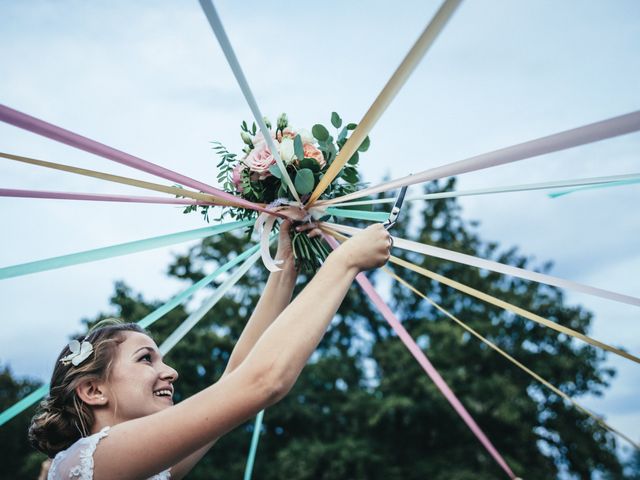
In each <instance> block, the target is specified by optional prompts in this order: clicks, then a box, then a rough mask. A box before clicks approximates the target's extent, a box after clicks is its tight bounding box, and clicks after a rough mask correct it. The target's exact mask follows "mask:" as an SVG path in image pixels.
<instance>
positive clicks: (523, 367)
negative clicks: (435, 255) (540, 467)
mask: <svg viewBox="0 0 640 480" xmlns="http://www.w3.org/2000/svg"><path fill="white" fill-rule="evenodd" d="M382 270H383V271H384V272H386V273H387V274H389V275H390V276H391V277H393V278H394V279H395V280H396V281H397V282H399V283H401V284H402V285H404V286H405V287H407V288H408V289H409V290H411V291H412V292H413V293H415V294H416V295H418V296H419V297H421V298H424V299H425V300H426V301H427V302H429V303H430V304H431V305H433V306H434V307H435V308H437V309H438V310H439V311H440V312H442V313H443V314H445V315H446V316H447V317H449V318H450V319H451V320H453V321H454V322H456V323H457V324H458V325H460V326H461V327H462V328H464V329H465V330H466V331H467V332H469V333H470V334H472V335H473V336H475V337H476V338H477V339H479V340H480V341H481V342H484V343H485V344H486V345H488V346H489V347H491V348H492V349H493V350H495V351H496V352H498V353H499V354H500V355H502V356H503V357H504V358H506V359H507V360H509V361H510V362H511V363H513V364H514V365H515V366H517V367H518V368H520V369H521V370H523V371H525V372H526V373H528V374H529V375H531V376H532V377H533V378H535V379H536V380H537V381H539V382H540V383H542V384H543V385H544V386H545V387H547V388H548V389H549V390H551V391H552V392H553V393H555V394H556V395H559V396H560V397H562V398H564V399H565V400H567V401H568V402H570V403H571V404H572V405H573V406H574V407H576V408H577V409H578V410H580V411H581V412H583V413H585V414H587V415H589V416H590V417H591V418H593V419H594V420H595V421H596V422H597V423H598V424H599V425H600V426H601V427H603V428H604V429H606V430H609V431H610V432H612V433H614V434H616V435H618V436H620V437H621V438H623V439H625V440H626V441H627V442H629V443H630V444H631V445H633V446H634V447H635V448H637V449H638V450H640V445H639V444H638V443H636V442H634V441H633V440H632V439H631V438H629V437H628V436H626V435H625V434H624V433H622V432H619V431H618V430H616V429H615V428H613V427H612V426H610V425H609V424H607V423H606V422H605V421H604V420H603V419H602V418H601V417H599V416H598V415H596V414H595V413H593V412H592V411H590V410H589V409H587V408H585V407H583V406H582V405H580V404H579V403H578V402H576V401H575V400H574V399H573V398H571V397H570V396H569V395H567V394H566V393H564V392H563V391H562V390H560V389H559V388H557V387H556V386H554V385H553V384H551V383H549V382H548V381H547V380H545V379H544V378H542V377H541V376H540V375H538V374H537V373H536V372H534V371H533V370H531V369H530V368H528V367H527V366H526V365H524V364H522V363H521V362H519V361H518V360H516V359H515V358H513V357H512V356H511V355H509V354H508V353H507V352H505V351H504V350H502V349H501V348H500V347H498V346H497V345H496V344H495V343H493V342H492V341H491V340H489V339H487V338H485V337H483V336H482V335H481V334H479V333H478V332H477V331H476V330H474V329H473V328H471V327H470V326H469V325H467V324H466V323H464V322H463V321H462V320H460V319H459V318H457V317H456V316H455V315H453V314H452V313H450V312H448V311H447V310H445V309H444V308H443V307H441V306H440V305H438V304H437V303H436V302H434V301H433V300H431V299H430V298H429V297H428V296H426V295H425V294H424V293H422V292H420V291H419V290H417V289H416V288H415V287H413V286H412V285H411V284H409V282H407V281H406V280H403V279H402V278H400V277H399V276H398V275H396V274H395V273H394V272H393V271H391V270H390V269H389V268H388V267H382Z"/></svg>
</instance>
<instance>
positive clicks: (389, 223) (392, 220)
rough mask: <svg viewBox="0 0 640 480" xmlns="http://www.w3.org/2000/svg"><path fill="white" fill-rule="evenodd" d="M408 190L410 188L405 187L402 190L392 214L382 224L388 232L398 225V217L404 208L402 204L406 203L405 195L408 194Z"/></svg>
mask: <svg viewBox="0 0 640 480" xmlns="http://www.w3.org/2000/svg"><path fill="white" fill-rule="evenodd" d="M407 188H408V187H406V186H405V187H402V188H401V189H400V193H399V194H398V198H396V201H395V203H394V204H393V208H392V209H391V213H389V218H388V219H387V221H386V222H384V223H383V224H382V225H383V226H384V228H385V229H386V230H391V228H393V226H394V225H395V224H396V222H397V220H398V215H400V208H402V202H403V201H404V194H405V193H407Z"/></svg>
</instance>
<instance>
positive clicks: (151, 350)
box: [131, 347, 157, 357]
mask: <svg viewBox="0 0 640 480" xmlns="http://www.w3.org/2000/svg"><path fill="white" fill-rule="evenodd" d="M140 350H149V351H150V352H152V353H157V351H156V349H155V348H153V347H140V348H139V349H137V350H136V351H135V352H133V353H132V354H131V356H132V357H133V356H135V355H136V354H137V353H138V352H139V351H140Z"/></svg>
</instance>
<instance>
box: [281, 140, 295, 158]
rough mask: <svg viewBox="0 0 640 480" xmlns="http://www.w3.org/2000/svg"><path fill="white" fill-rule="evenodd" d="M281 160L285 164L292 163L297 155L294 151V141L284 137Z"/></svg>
mask: <svg viewBox="0 0 640 480" xmlns="http://www.w3.org/2000/svg"><path fill="white" fill-rule="evenodd" d="M279 150H280V158H281V159H282V161H283V162H284V163H291V162H292V161H293V157H294V155H295V153H294V150H293V139H292V138H289V137H284V138H283V139H282V142H280V148H279Z"/></svg>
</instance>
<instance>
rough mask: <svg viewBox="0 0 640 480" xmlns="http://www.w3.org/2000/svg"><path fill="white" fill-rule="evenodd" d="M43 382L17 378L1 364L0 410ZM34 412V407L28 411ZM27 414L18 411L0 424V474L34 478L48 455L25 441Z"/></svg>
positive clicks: (2, 476)
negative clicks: (9, 420)
mask: <svg viewBox="0 0 640 480" xmlns="http://www.w3.org/2000/svg"><path fill="white" fill-rule="evenodd" d="M40 385H42V383H41V382H38V381H36V380H31V379H28V378H23V379H17V378H15V376H14V375H13V374H12V372H11V370H10V368H9V367H8V366H1V365H0V411H4V410H5V409H6V408H9V407H10V406H12V405H13V404H14V403H16V402H17V401H18V400H20V399H22V398H23V397H26V396H27V395H28V394H29V393H31V392H32V391H33V390H35V389H36V388H38V387H39V386H40ZM31 413H33V411H31ZM30 419H31V417H30V415H29V414H24V415H19V416H18V417H17V418H14V419H13V420H12V421H11V422H8V423H6V424H4V425H3V426H2V427H0V478H11V479H15V480H35V479H36V478H38V473H39V472H40V465H41V464H42V462H43V461H44V460H45V459H46V458H47V457H46V456H45V455H42V454H40V453H39V452H36V451H35V450H33V449H32V448H31V446H30V445H29V443H28V442H27V429H28V428H29V421H30Z"/></svg>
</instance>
